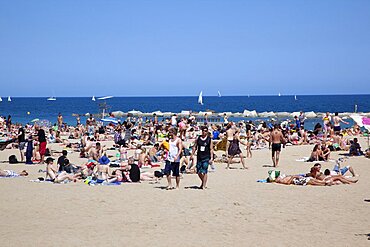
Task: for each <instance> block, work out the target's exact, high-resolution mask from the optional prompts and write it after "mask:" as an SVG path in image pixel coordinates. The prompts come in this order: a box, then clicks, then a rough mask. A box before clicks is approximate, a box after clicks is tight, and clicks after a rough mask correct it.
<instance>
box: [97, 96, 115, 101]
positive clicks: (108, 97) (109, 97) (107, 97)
mask: <svg viewBox="0 0 370 247" xmlns="http://www.w3.org/2000/svg"><path fill="white" fill-rule="evenodd" d="M111 98H113V96H111V95H110V96H104V97H100V98H98V100H104V99H111Z"/></svg>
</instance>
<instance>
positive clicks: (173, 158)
mask: <svg viewBox="0 0 370 247" xmlns="http://www.w3.org/2000/svg"><path fill="white" fill-rule="evenodd" d="M168 135H169V136H170V138H171V139H170V140H169V152H168V157H167V160H166V165H165V167H164V173H165V174H166V176H167V182H168V186H167V190H171V189H174V188H173V187H172V182H171V172H172V176H174V177H176V189H178V188H179V186H180V155H181V153H182V149H183V146H182V141H181V139H180V138H179V137H177V130H176V129H175V128H171V129H170V130H169V131H168Z"/></svg>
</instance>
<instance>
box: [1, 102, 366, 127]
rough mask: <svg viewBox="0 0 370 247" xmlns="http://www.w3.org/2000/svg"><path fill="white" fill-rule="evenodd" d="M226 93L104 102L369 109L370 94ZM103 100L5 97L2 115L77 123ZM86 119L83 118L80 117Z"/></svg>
mask: <svg viewBox="0 0 370 247" xmlns="http://www.w3.org/2000/svg"><path fill="white" fill-rule="evenodd" d="M297 98H298V100H294V97H293V96H281V97H278V96H251V97H247V96H226V97H225V96H224V97H220V98H219V97H207V96H206V97H203V103H204V105H199V104H197V97H115V98H112V99H108V100H106V101H105V102H106V103H107V104H108V105H109V106H110V111H117V110H120V111H123V112H127V111H130V110H133V109H135V110H139V111H142V112H153V111H157V110H160V111H162V112H167V111H168V112H181V111H182V110H192V111H205V110H207V109H210V110H214V111H216V112H224V111H231V112H243V111H244V110H245V109H247V110H256V111H257V112H264V111H273V112H295V111H300V110H303V111H306V112H307V111H314V112H326V111H329V112H336V111H338V112H353V111H354V105H358V111H359V112H370V95H320V96H309V95H306V96H299V95H298V96H297ZM99 103H102V102H101V101H99V100H97V101H95V102H94V101H91V98H90V97H88V98H87V97H79V98H57V100H56V101H47V100H46V98H44V97H43V98H12V102H7V99H6V98H5V97H3V101H2V102H0V115H4V116H7V115H9V114H10V115H11V116H12V119H13V122H20V123H27V122H30V121H31V120H32V119H34V118H39V119H48V120H50V121H51V122H53V123H54V122H56V119H57V116H58V113H59V112H60V113H62V115H63V117H64V120H65V122H67V123H69V124H75V123H76V120H75V117H73V116H72V114H73V113H78V114H85V113H87V112H89V113H98V112H99ZM27 112H30V115H28V114H27ZM81 121H82V122H84V118H81Z"/></svg>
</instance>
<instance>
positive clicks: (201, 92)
mask: <svg viewBox="0 0 370 247" xmlns="http://www.w3.org/2000/svg"><path fill="white" fill-rule="evenodd" d="M198 104H201V105H203V91H200V94H199V97H198Z"/></svg>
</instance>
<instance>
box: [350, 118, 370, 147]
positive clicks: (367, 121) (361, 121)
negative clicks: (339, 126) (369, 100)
mask: <svg viewBox="0 0 370 247" xmlns="http://www.w3.org/2000/svg"><path fill="white" fill-rule="evenodd" d="M350 117H351V118H352V119H353V120H354V121H355V122H356V123H357V124H358V126H360V127H364V128H366V129H367V131H368V132H370V118H369V117H364V116H361V115H357V114H353V115H351V116H350ZM367 146H368V147H369V133H368V134H367Z"/></svg>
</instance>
